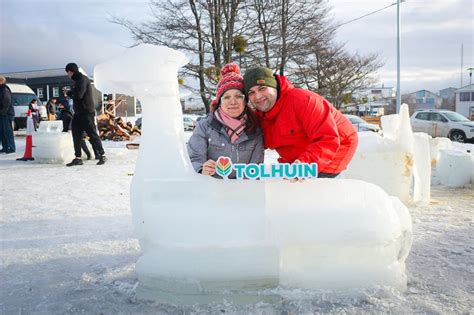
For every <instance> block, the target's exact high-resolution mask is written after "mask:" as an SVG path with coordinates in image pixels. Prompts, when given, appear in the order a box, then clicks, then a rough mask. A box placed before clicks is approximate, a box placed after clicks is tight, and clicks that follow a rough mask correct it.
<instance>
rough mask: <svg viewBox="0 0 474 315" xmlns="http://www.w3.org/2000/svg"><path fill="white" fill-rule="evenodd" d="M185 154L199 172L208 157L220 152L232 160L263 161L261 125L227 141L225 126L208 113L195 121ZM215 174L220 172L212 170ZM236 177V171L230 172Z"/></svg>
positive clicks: (243, 161)
mask: <svg viewBox="0 0 474 315" xmlns="http://www.w3.org/2000/svg"><path fill="white" fill-rule="evenodd" d="M188 154H189V157H190V159H191V162H192V164H193V167H194V169H195V170H196V172H199V173H201V171H202V165H203V164H204V162H206V161H207V160H209V159H211V160H214V161H216V160H217V159H218V158H219V156H227V157H230V159H231V160H232V163H257V164H259V163H263V157H264V148H263V136H262V131H261V129H260V128H257V130H256V131H255V133H253V134H248V133H247V132H243V133H242V134H241V135H240V137H239V138H238V139H237V140H236V141H235V142H234V143H230V138H229V136H228V135H227V132H226V130H225V127H224V126H223V125H222V124H221V123H220V122H219V121H218V120H217V119H216V118H215V117H214V115H213V113H210V114H209V115H208V116H207V117H206V118H203V119H201V120H200V121H198V123H197V126H196V128H195V129H194V132H193V135H192V136H191V138H190V139H189V142H188ZM214 176H215V177H217V178H220V176H218V175H216V174H214ZM229 178H235V172H232V174H231V175H230V176H229Z"/></svg>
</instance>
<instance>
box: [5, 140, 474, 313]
mask: <svg viewBox="0 0 474 315" xmlns="http://www.w3.org/2000/svg"><path fill="white" fill-rule="evenodd" d="M23 141H24V140H23V139H22V138H17V143H18V145H19V148H18V150H17V152H18V153H16V154H13V155H5V154H2V155H0V233H1V238H0V242H1V253H0V264H1V269H0V283H1V285H0V313H1V314H24V313H25V314H29V313H33V314H69V313H84V314H101V313H103V314H114V313H116V314H130V313H131V314H135V313H140V314H143V313H145V314H157V313H177V312H180V313H183V312H185V313H196V314H202V313H209V312H211V313H220V312H224V311H225V312H226V313H238V314H246V313H250V312H251V313H265V314H274V313H277V314H282V313H284V314H286V313H288V312H290V313H302V312H306V313H308V312H331V313H361V312H365V313H380V312H383V313H387V312H392V313H414V312H421V313H441V314H446V313H455V314H460V313H469V312H472V310H473V309H474V298H473V296H474V220H473V217H474V215H473V213H474V212H473V211H474V191H473V189H472V187H470V188H460V189H452V188H446V187H444V186H433V187H432V202H431V204H430V205H429V206H427V207H410V212H411V215H412V219H413V225H414V227H413V231H414V244H413V249H412V251H411V254H410V256H409V257H408V259H407V274H408V290H407V292H406V293H403V294H400V293H398V292H396V291H392V290H380V291H377V292H360V294H359V295H358V296H357V297H353V296H346V295H342V294H338V293H334V292H303V291H294V290H293V291H285V290H284V289H278V290H279V293H280V294H281V295H283V296H285V297H286V299H285V301H284V302H283V303H281V304H278V305H269V304H258V305H250V306H234V305H208V306H195V307H186V308H179V307H176V306H172V305H163V304H161V305H160V304H155V303H151V302H144V301H138V300H137V299H136V297H135V285H136V283H137V277H136V274H135V262H136V260H137V258H138V256H139V255H140V248H139V245H138V241H137V239H136V238H135V237H134V234H133V228H132V222H131V213H130V206H129V186H130V182H131V179H132V176H133V171H134V165H135V161H136V158H137V153H138V151H137V150H127V149H125V143H112V142H105V148H106V154H107V156H108V158H109V161H108V162H107V163H106V164H105V165H103V166H96V165H95V161H86V162H85V165H84V166H79V167H71V168H69V167H65V166H63V165H57V164H39V163H37V162H17V161H16V160H15V159H16V158H18V157H21V156H22V153H23V147H22V145H23V143H22V142H23ZM157 160H158V161H159V156H157Z"/></svg>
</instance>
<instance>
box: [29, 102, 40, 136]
mask: <svg viewBox="0 0 474 315" xmlns="http://www.w3.org/2000/svg"><path fill="white" fill-rule="evenodd" d="M28 109H29V110H31V118H33V125H34V126H35V131H36V129H38V126H39V122H40V110H39V107H38V101H37V100H36V99H32V100H31V102H30V104H29V105H28Z"/></svg>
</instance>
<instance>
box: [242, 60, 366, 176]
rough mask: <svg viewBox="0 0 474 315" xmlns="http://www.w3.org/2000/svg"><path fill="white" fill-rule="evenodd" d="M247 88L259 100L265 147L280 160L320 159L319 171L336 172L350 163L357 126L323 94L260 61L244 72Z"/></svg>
mask: <svg viewBox="0 0 474 315" xmlns="http://www.w3.org/2000/svg"><path fill="white" fill-rule="evenodd" d="M244 84H245V93H246V94H247V96H248V98H249V100H250V102H251V104H253V106H255V108H256V112H257V116H258V117H259V118H260V121H261V123H262V129H263V137H264V142H265V147H266V148H270V149H274V150H276V151H277V152H278V154H279V155H280V158H279V159H278V161H279V162H280V163H313V162H316V163H318V172H319V174H318V176H319V177H326V178H334V177H336V176H337V175H338V174H339V173H340V172H342V171H343V170H345V169H346V168H347V165H348V164H349V162H350V161H351V159H352V157H353V156H354V153H355V150H356V147H357V142H358V138H357V131H356V130H355V128H354V127H353V126H352V124H351V122H350V121H349V120H348V119H347V118H346V117H345V116H344V115H342V114H341V112H339V111H338V110H337V109H335V108H334V107H333V106H332V105H331V103H329V102H328V101H327V100H326V99H325V98H324V97H322V96H320V95H318V94H316V93H314V92H311V91H308V90H303V89H298V88H295V87H294V86H293V85H292V84H291V82H290V81H289V80H288V79H287V78H286V77H285V76H280V75H273V73H272V70H270V69H268V68H264V67H256V68H251V69H249V70H247V72H246V73H245V75H244Z"/></svg>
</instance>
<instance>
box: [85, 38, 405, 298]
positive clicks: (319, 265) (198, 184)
mask: <svg viewBox="0 0 474 315" xmlns="http://www.w3.org/2000/svg"><path fill="white" fill-rule="evenodd" d="M186 62H187V60H186V58H185V56H184V55H183V54H182V53H180V52H177V51H174V50H171V49H169V48H166V47H156V46H151V45H140V46H137V47H134V48H131V49H129V50H127V51H126V52H125V53H124V54H123V55H122V56H119V57H117V58H115V59H113V60H110V61H108V62H105V63H103V64H100V65H98V66H96V68H95V75H94V78H95V85H96V86H97V88H98V89H100V90H102V91H103V92H106V93H124V94H128V95H133V96H136V97H137V98H138V99H140V101H141V103H142V104H143V119H144V120H145V122H144V124H143V126H144V129H143V135H142V137H141V144H140V152H139V157H138V160H137V165H136V170H135V175H134V178H133V181H132V187H131V208H132V213H133V220H134V226H135V230H136V233H137V236H138V238H139V240H140V246H141V248H142V251H143V254H142V256H141V257H140V258H139V260H138V262H137V268H136V271H137V274H138V278H139V286H138V288H137V294H138V296H139V297H141V298H145V299H152V300H156V301H163V302H168V303H178V304H181V303H184V304H190V303H207V302H221V301H223V300H227V301H233V302H236V303H248V302H255V301H261V300H273V299H274V298H275V297H274V296H272V295H267V294H268V293H265V292H268V290H262V289H266V288H275V287H277V286H278V285H279V284H280V285H283V286H287V287H293V288H317V287H327V288H354V287H367V286H372V285H387V286H393V287H396V288H399V289H401V290H403V289H404V287H405V286H406V278H405V269H404V261H405V258H406V256H407V254H408V252H409V250H410V246H411V238H412V234H411V219H410V215H409V213H408V210H407V208H406V207H405V206H404V205H403V204H401V203H400V202H399V201H398V199H396V198H392V197H389V196H388V195H387V194H386V193H385V192H383V191H382V190H381V189H380V188H378V187H376V186H375V185H372V184H369V183H365V182H360V181H355V180H322V179H321V180H307V181H305V182H304V183H296V184H295V183H290V182H288V181H283V180H279V181H251V180H244V181H237V180H219V179H215V178H211V177H208V176H203V175H200V174H197V173H195V172H194V170H193V168H192V166H191V163H190V161H189V158H188V155H187V151H186V147H185V141H184V131H183V129H184V128H183V122H182V121H183V120H182V113H181V105H180V103H179V99H178V82H177V71H178V69H179V67H181V66H183V65H184V64H185V63H186ZM341 196H343V198H341ZM361 253H362V256H361ZM351 262H355V263H351ZM270 292H271V290H270ZM277 298H278V297H277Z"/></svg>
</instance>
